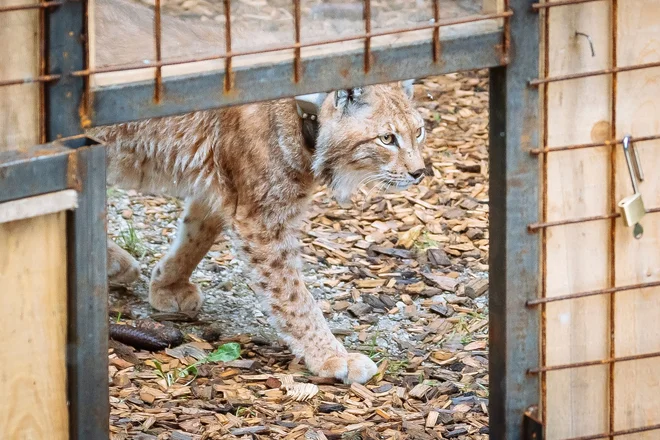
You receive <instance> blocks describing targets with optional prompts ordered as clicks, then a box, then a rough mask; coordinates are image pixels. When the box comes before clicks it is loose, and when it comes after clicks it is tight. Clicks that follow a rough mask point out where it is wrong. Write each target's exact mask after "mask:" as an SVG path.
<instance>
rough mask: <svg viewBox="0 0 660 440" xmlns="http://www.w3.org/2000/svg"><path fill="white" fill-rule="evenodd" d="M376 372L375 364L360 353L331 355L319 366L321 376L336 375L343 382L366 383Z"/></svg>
mask: <svg viewBox="0 0 660 440" xmlns="http://www.w3.org/2000/svg"><path fill="white" fill-rule="evenodd" d="M377 372H378V367H377V366H376V364H375V363H374V362H373V361H372V360H371V359H369V358H368V357H367V356H365V355H363V354H361V353H348V354H347V355H345V356H333V357H331V358H330V359H328V360H327V361H325V363H324V364H323V365H322V366H321V369H320V370H319V371H318V372H317V374H318V375H319V376H321V377H336V378H337V379H340V380H342V381H343V382H344V383H353V382H357V383H361V384H363V383H366V382H367V381H368V380H369V379H371V378H372V377H373V376H374V375H375V374H376V373H377Z"/></svg>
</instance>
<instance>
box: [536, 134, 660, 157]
mask: <svg viewBox="0 0 660 440" xmlns="http://www.w3.org/2000/svg"><path fill="white" fill-rule="evenodd" d="M658 139H660V134H655V135H650V136H639V137H636V138H631V141H634V142H647V141H656V140H658ZM622 143H623V139H613V140H608V141H605V142H591V143H588V144H574V145H562V146H560V147H545V148H537V149H533V150H530V151H529V152H530V154H546V153H553V152H556V151H569V150H581V149H583V148H597V147H609V146H612V145H614V144H617V145H618V144H622Z"/></svg>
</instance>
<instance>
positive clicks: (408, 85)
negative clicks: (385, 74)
mask: <svg viewBox="0 0 660 440" xmlns="http://www.w3.org/2000/svg"><path fill="white" fill-rule="evenodd" d="M414 83H415V80H414V79H407V80H405V81H401V83H400V84H401V87H402V88H403V92H404V93H405V94H406V96H407V97H408V99H412V98H413V96H414V95H415V87H414V85H413V84H414Z"/></svg>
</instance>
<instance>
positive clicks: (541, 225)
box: [527, 206, 660, 232]
mask: <svg viewBox="0 0 660 440" xmlns="http://www.w3.org/2000/svg"><path fill="white" fill-rule="evenodd" d="M614 209H616V206H615V207H614ZM656 212H660V207H656V208H650V209H647V210H646V213H647V214H653V213H656ZM618 217H621V214H620V213H619V212H612V213H610V214H602V215H592V216H590V217H579V218H571V219H567V220H556V221H553V222H543V223H533V224H531V225H528V226H527V230H528V231H529V232H536V231H538V230H540V229H545V228H551V227H553V226H563V225H573V224H576V223H587V222H593V221H598V220H607V219H616V218H618Z"/></svg>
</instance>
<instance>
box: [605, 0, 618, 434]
mask: <svg viewBox="0 0 660 440" xmlns="http://www.w3.org/2000/svg"><path fill="white" fill-rule="evenodd" d="M617 12H618V3H617V0H611V8H610V19H611V22H612V31H611V32H610V38H611V42H610V47H611V51H612V52H611V55H610V58H611V68H612V70H613V73H612V81H611V88H610V94H611V95H610V100H611V101H610V102H611V105H610V139H615V138H616V104H617V73H616V72H614V70H615V69H616V68H617V64H618V62H617V38H616V37H617V29H618V13H617ZM616 146H617V144H614V145H612V146H611V147H610V173H609V174H610V175H609V186H610V191H609V193H610V194H609V196H610V197H609V199H610V211H611V212H616V210H617V200H616ZM608 252H609V266H610V267H609V274H608V284H609V287H610V288H616V217H612V218H611V219H610V237H609V243H608ZM608 315H609V327H610V328H609V329H608V335H609V339H610V343H609V353H610V358H611V359H614V358H615V357H616V319H615V317H616V291H613V292H612V293H611V294H610V298H609V313H608ZM614 370H615V368H614V362H611V363H610V365H609V371H608V375H607V378H608V400H609V401H608V405H607V409H608V416H609V427H608V430H609V431H610V432H613V431H614V427H615V424H614V402H615V400H614V391H615V385H614V382H615V371H614ZM609 438H610V439H613V438H614V437H613V436H609Z"/></svg>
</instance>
